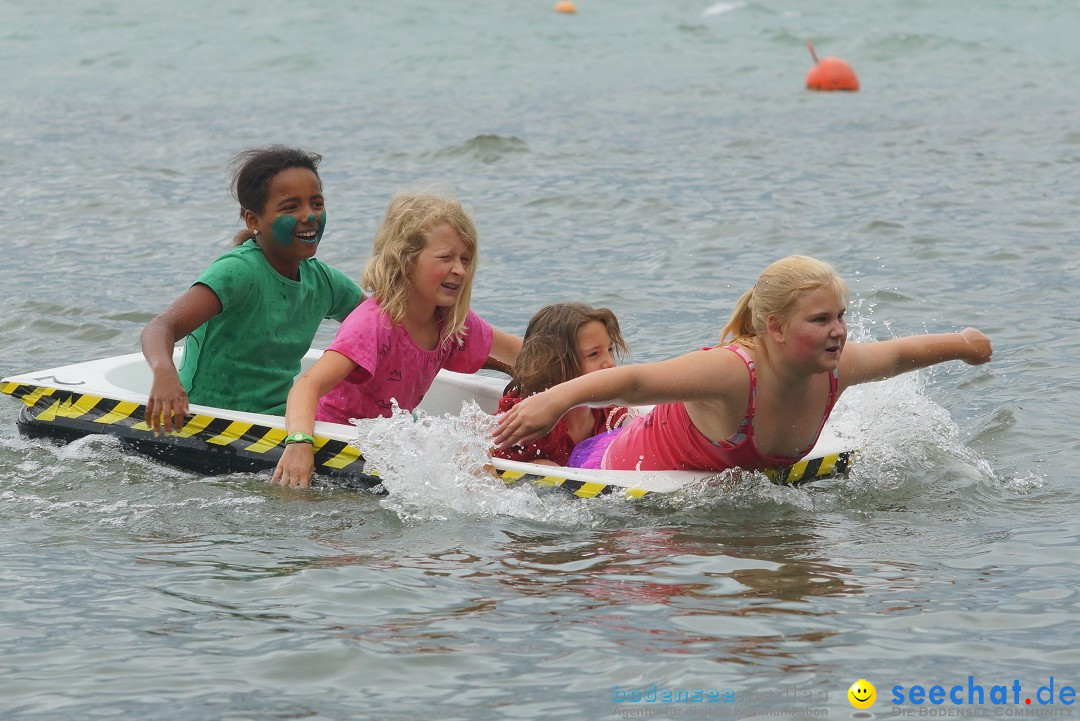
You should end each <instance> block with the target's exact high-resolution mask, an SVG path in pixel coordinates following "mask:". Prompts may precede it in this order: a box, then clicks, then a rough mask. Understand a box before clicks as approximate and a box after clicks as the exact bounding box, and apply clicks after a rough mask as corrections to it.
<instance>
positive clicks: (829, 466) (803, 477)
mask: <svg viewBox="0 0 1080 721" xmlns="http://www.w3.org/2000/svg"><path fill="white" fill-rule="evenodd" d="M852 460H853V452H852V451H843V452H841V453H833V454H830V455H827V456H822V457H820V458H813V459H809V460H805V461H800V462H799V463H796V464H795V465H793V466H788V467H786V468H780V469H777V470H768V471H765V475H766V476H768V477H769V480H771V481H772V482H773V483H776V484H778V485H782V486H801V485H803V484H804V483H809V482H811V481H818V480H822V479H825V478H836V477H838V476H846V475H847V472H848V470H849V469H850V467H851V463H852ZM498 474H499V477H500V478H502V479H503V481H504V482H505V483H506V485H508V486H509V485H512V484H514V483H519V482H521V481H528V482H529V483H536V484H539V485H542V486H558V487H560V488H562V489H563V490H566V491H569V492H570V493H573V494H574V495H575V496H578V497H580V498H595V497H596V496H603V495H607V494H609V493H616V492H619V493H622V494H623V495H624V496H625V497H627V498H641V497H642V496H645V495H647V494H648V493H649V491H646V490H643V489H641V488H625V487H623V486H612V485H608V484H605V483H592V482H587V481H577V480H574V479H572V478H562V477H560V476H541V475H537V474H533V473H523V472H521V471H498Z"/></svg>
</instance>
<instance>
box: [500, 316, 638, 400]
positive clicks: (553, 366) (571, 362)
mask: <svg viewBox="0 0 1080 721" xmlns="http://www.w3.org/2000/svg"><path fill="white" fill-rule="evenodd" d="M592 321H596V322H597V323H602V324H603V326H604V329H605V330H607V333H608V336H609V337H610V338H611V343H612V345H614V346H615V354H616V356H618V357H619V358H624V359H625V358H627V357H629V355H630V350H629V349H628V348H627V347H626V341H625V340H623V336H622V331H620V330H619V321H618V319H617V318H616V317H615V314H614V313H612V312H611V310H609V309H608V308H593V307H592V306H591V305H586V304H585V303H553V304H552V305H546V306H544V307H543V308H541V309H540V310H538V311H537V312H536V315H534V316H533V317H532V320H530V321H529V326H528V327H527V328H526V329H525V338H524V340H523V341H522V344H521V351H520V352H519V353H518V357H517V361H516V362H515V363H514V374H513V381H511V383H510V385H508V386H507V387H506V392H507V393H509V392H511V391H514V390H517V391H518V392H519V393H520V394H521V395H523V396H530V395H532V394H533V393H539V392H540V391H545V390H547V389H548V388H551V387H552V386H555V385H558V384H559V383H563V382H565V381H568V380H570V379H571V378H577V377H578V376H579V375H581V359H580V358H578V346H577V333H578V330H580V329H581V327H582V326H583V325H585V324H586V323H590V322H592Z"/></svg>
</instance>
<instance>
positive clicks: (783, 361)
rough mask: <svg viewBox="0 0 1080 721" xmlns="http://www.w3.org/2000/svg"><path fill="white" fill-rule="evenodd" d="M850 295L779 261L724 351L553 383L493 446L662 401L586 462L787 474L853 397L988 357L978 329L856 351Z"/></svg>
mask: <svg viewBox="0 0 1080 721" xmlns="http://www.w3.org/2000/svg"><path fill="white" fill-rule="evenodd" d="M847 297H848V289H847V285H846V284H845V283H844V281H843V280H841V279H840V278H839V277H838V276H837V275H836V273H835V271H834V270H833V269H832V267H831V266H830V265H829V264H828V263H824V262H822V261H820V260H815V259H814V258H807V257H805V256H791V257H789V258H784V259H783V260H779V261H777V262H775V263H773V264H772V265H770V266H769V267H768V268H766V269H765V270H764V272H762V274H761V276H760V277H759V278H758V281H757V284H756V285H755V286H754V287H753V288H751V289H750V290H748V291H747V292H746V293H744V294H743V296H742V298H740V299H739V302H738V304H737V305H736V307H735V312H734V313H733V314H732V317H731V320H730V321H729V322H728V324H727V326H726V327H725V328H724V330H723V332H722V333H721V342H722V343H723V342H724V341H728V342H729V345H728V346H727V347H716V348H709V349H705V350H700V351H696V352H693V353H688V354H686V355H684V356H680V357H678V358H673V359H671V360H666V361H661V362H659V363H647V364H643V365H636V366H621V367H618V368H609V369H606V370H600V371H597V372H595V373H590V374H589V375H585V376H581V377H580V378H575V379H574V380H572V381H569V382H567V383H563V384H560V385H558V386H555V387H554V388H552V389H550V390H547V391H544V392H543V393H538V394H536V395H534V396H532V397H530V398H527V399H525V400H524V401H522V402H521V403H519V404H518V405H516V406H515V407H514V408H511V409H510V410H509V411H507V412H506V413H505V414H503V415H502V416H501V417H500V418H499V422H498V427H497V428H496V431H495V435H494V438H495V442H496V444H497V445H498V446H499V447H500V448H502V447H506V446H509V445H511V444H514V443H529V442H530V441H532V440H533V439H535V438H537V437H539V436H542V435H543V434H544V433H545V432H547V429H549V428H551V427H552V426H553V425H554V424H555V422H556V421H558V419H559V418H560V417H561V416H562V415H563V414H564V413H566V412H567V411H568V410H570V409H571V408H575V407H577V406H579V405H589V406H604V405H607V404H609V403H620V404H623V405H644V404H650V403H655V404H658V405H657V406H656V408H654V409H653V410H652V411H651V412H650V413H648V414H647V415H644V416H641V417H639V418H637V419H635V420H634V421H633V422H632V423H630V424H628V425H626V426H624V427H623V428H622V429H620V430H619V431H615V432H613V433H612V435H611V436H607V437H599V438H605V440H606V441H607V442H608V444H609V445H608V446H607V447H606V448H605V449H602V450H603V453H599V454H591V457H593V458H596V457H597V455H598V456H599V464H598V465H599V466H600V467H602V468H606V469H618V470H634V469H641V470H647V469H654V470H667V469H676V468H682V469H691V470H703V471H722V470H726V469H728V468H732V467H739V468H749V469H759V468H769V467H776V466H783V465H790V464H791V463H792V462H794V461H797V460H798V459H800V458H801V457H803V456H805V455H806V454H807V453H808V452H809V451H810V450H811V449H812V448H813V445H814V441H815V440H816V439H817V437H818V434H819V433H820V431H821V428H822V426H823V425H824V424H825V421H826V420H827V419H828V416H829V413H830V412H831V410H832V407H833V404H834V403H835V402H836V399H837V397H838V396H839V395H840V394H841V393H843V392H844V390H846V389H847V388H849V387H851V386H853V385H856V384H858V383H866V382H868V381H875V380H883V379H885V378H891V377H893V376H896V375H899V374H901V373H904V372H906V371H913V370H916V369H918V368H925V367H927V366H930V365H933V364H935V363H941V362H943V361H949V360H962V361H964V362H965V363H969V364H971V365H979V364H981V363H986V362H987V361H989V360H990V355H991V352H992V349H991V347H990V339H988V338H987V337H986V336H985V335H983V334H982V333H981V332H979V331H978V330H976V329H974V328H965V329H964V330H962V331H960V332H959V333H943V334H940V335H922V336H908V337H906V338H896V339H893V340H887V341H880V342H876V343H850V344H849V343H847V324H846V322H845V320H844V313H845V311H846V306H847ZM594 450H595V449H594ZM594 465H595V464H594Z"/></svg>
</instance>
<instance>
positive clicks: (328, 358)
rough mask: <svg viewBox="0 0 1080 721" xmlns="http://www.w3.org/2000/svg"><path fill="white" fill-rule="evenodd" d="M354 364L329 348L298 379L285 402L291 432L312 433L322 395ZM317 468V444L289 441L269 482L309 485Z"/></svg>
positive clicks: (287, 425) (350, 370) (287, 421)
mask: <svg viewBox="0 0 1080 721" xmlns="http://www.w3.org/2000/svg"><path fill="white" fill-rule="evenodd" d="M353 368H356V364H355V363H353V362H352V361H351V360H349V359H348V358H346V357H345V356H343V355H342V354H340V353H338V352H337V351H332V350H328V351H326V352H325V353H323V354H322V357H321V358H319V360H317V361H315V364H314V365H312V366H311V367H310V368H308V369H307V371H305V372H304V375H302V376H300V378H298V379H297V381H296V383H294V384H293V387H292V390H291V391H289V400H288V401H287V402H286V404H285V428H287V429H288V431H289V433H297V432H299V433H304V434H306V435H309V436H310V435H312V433H313V432H314V430H315V407H316V406H317V405H318V403H319V399H320V398H322V397H323V396H324V395H326V394H327V393H328V392H329V391H330V389H332V388H333V387H334V386H336V385H337V384H338V383H340V382H341V381H342V380H344V378H345V376H347V375H349V373H351V372H352V370H353ZM314 470H315V447H314V446H312V445H311V444H310V443H290V444H289V445H287V446H285V450H284V451H283V452H282V454H281V459H280V460H279V461H278V464H277V468H275V469H274V475H273V477H272V478H271V479H270V482H271V483H276V484H278V485H282V486H292V487H294V488H307V487H308V486H310V485H311V474H312V472H314Z"/></svg>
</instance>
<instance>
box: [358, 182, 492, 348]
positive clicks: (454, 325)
mask: <svg viewBox="0 0 1080 721" xmlns="http://www.w3.org/2000/svg"><path fill="white" fill-rule="evenodd" d="M440 225H448V226H450V227H451V228H453V229H454V231H455V232H457V234H458V235H459V236H461V239H462V240H463V241H464V242H465V247H466V248H467V249H468V251H469V255H470V256H472V262H470V263H469V264H468V267H467V268H466V269H465V279H464V281H463V282H462V284H461V287H460V288H459V289H458V295H457V300H455V301H454V305H453V306H451V307H450V309H449V310H446V311H445V313H444V314H443V315H442V316H441V320H442V328H441V330H440V337H439V341H440V342H445V341H446V340H448V339H453V340H455V341H458V340H460V339H461V338H462V337H463V336H464V335H465V319H466V317H467V316H468V315H469V301H470V300H471V297H472V280H473V276H474V275H475V274H476V261H477V248H476V246H477V237H476V225H475V224H473V221H472V218H471V217H469V214H468V213H467V212H466V210H465V209H464V208H463V207H462V206H461V203H459V202H458V201H456V200H454V199H453V198H449V197H443V196H439V195H433V194H430V193H412V192H406V193H398V194H397V195H395V196H394V197H393V198H391V200H390V204H389V205H388V206H387V208H386V217H385V218H383V222H382V225H380V226H379V229H378V230H377V231H376V232H375V244H374V245H373V246H372V248H371V258H370V259H369V260H368V262H367V265H366V266H365V267H364V275H363V278H362V280H361V285H363V287H364V288H365V289H366V290H368V291H369V292H370V293H371V295H372V296H373V297H374V298H375V299H376V300H377V301H378V302H379V307H380V308H381V309H382V310H383V312H385V313H386V314H387V315H388V316H390V319H391V320H392V321H393V322H394V323H396V324H400V323H402V322H403V321H404V320H405V312H406V306H407V305H408V300H409V293H410V291H411V290H412V273H413V270H414V269H415V268H416V260H417V258H418V257H419V256H420V253H421V252H422V251H423V250H424V248H425V247H426V246H427V241H428V234H429V233H430V232H431V231H432V230H434V229H435V228H437V227H439V226H440Z"/></svg>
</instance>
